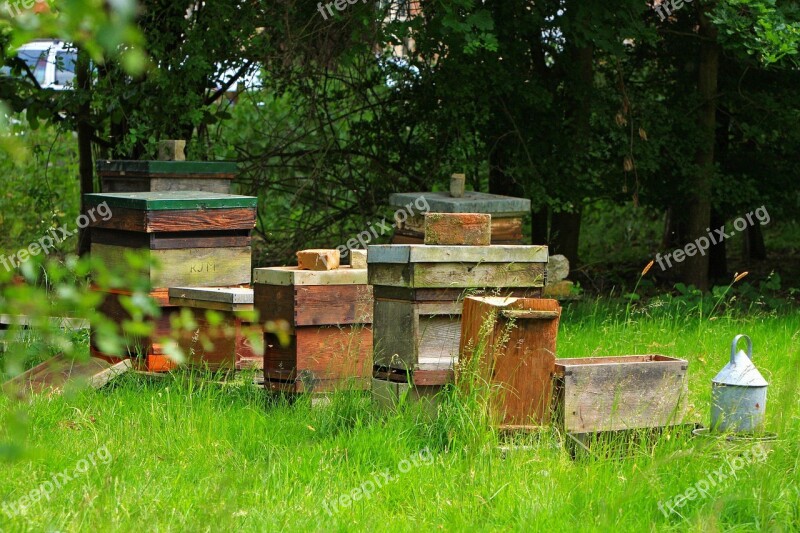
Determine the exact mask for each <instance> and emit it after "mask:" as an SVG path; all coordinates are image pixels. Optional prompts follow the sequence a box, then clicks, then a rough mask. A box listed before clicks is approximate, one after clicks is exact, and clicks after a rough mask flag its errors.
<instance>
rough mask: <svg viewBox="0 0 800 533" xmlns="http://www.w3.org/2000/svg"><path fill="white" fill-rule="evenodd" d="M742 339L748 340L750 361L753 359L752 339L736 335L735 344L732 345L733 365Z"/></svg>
mask: <svg viewBox="0 0 800 533" xmlns="http://www.w3.org/2000/svg"><path fill="white" fill-rule="evenodd" d="M742 338H744V339H747V357H749V358H750V360H752V359H753V341H751V340H750V337H748V336H747V335H736V336H735V337H734V338H733V344H731V363H733V359H734V357H736V345H737V344H739V341H740V340H741V339H742Z"/></svg>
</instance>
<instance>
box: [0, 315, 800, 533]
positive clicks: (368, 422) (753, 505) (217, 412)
mask: <svg viewBox="0 0 800 533" xmlns="http://www.w3.org/2000/svg"><path fill="white" fill-rule="evenodd" d="M626 317H627V318H626ZM737 333H747V334H748V335H750V336H751V338H752V339H753V342H754V360H755V363H756V364H757V366H758V367H759V369H760V370H761V371H762V373H763V374H764V375H765V377H766V378H767V379H768V380H769V381H770V389H769V401H768V405H767V423H768V430H770V431H773V432H776V433H777V434H778V440H777V441H774V442H772V443H770V444H768V445H766V446H767V448H765V449H768V450H769V451H768V453H767V455H766V460H764V461H760V460H759V461H757V460H748V461H744V459H743V458H744V453H745V452H748V451H750V450H751V449H752V448H751V445H749V444H731V443H725V442H719V441H717V440H711V439H700V438H690V437H689V436H687V435H685V434H679V433H677V432H672V433H667V434H665V435H663V436H660V437H645V438H643V439H640V441H638V443H637V442H634V443H633V444H631V445H630V447H629V449H628V450H626V451H627V455H626V456H622V457H621V456H619V455H611V454H610V453H606V452H607V451H608V450H606V449H604V448H602V447H600V448H599V450H600V451H599V453H597V454H595V455H582V456H579V457H578V458H576V459H573V458H572V457H571V455H570V453H569V445H568V443H569V440H568V439H566V438H565V436H564V435H562V434H561V433H560V432H559V431H558V430H557V428H544V429H543V430H542V431H540V432H537V433H534V434H530V435H517V436H515V437H513V438H511V439H508V438H504V437H503V436H502V435H498V434H496V433H495V432H493V431H492V430H491V429H489V428H488V427H487V424H486V423H485V420H484V419H482V418H480V417H479V416H475V411H474V409H475V408H476V407H478V408H480V403H479V402H478V403H473V404H470V401H469V399H468V398H467V399H465V398H464V396H463V393H457V392H455V391H454V390H453V391H451V392H449V393H448V395H447V397H446V398H444V399H443V401H442V404H441V405H442V407H441V411H440V416H439V417H438V419H436V420H433V421H432V420H430V418H429V417H428V416H427V415H426V414H425V413H424V412H422V411H420V410H417V409H414V408H413V406H408V407H405V408H403V409H401V410H400V412H397V413H385V412H381V411H379V410H377V409H376V408H375V407H374V406H373V405H372V403H371V401H370V398H369V395H368V394H365V393H356V392H350V393H341V394H337V395H334V396H333V397H332V399H331V401H330V403H329V404H328V405H326V406H316V407H314V406H312V402H311V399H310V398H307V397H303V398H299V399H297V400H296V401H288V400H286V399H281V398H275V397H271V396H268V395H267V394H266V393H265V392H264V391H263V390H260V389H256V388H253V387H251V386H249V385H246V384H245V383H246V381H247V380H246V379H243V380H242V381H241V384H239V385H236V384H234V385H224V386H223V385H219V384H214V383H210V382H204V381H202V380H196V379H191V378H189V377H185V376H181V375H177V376H174V377H169V378H165V379H161V380H150V379H146V378H143V377H141V376H135V375H128V376H123V377H122V378H120V379H119V380H117V381H116V382H114V383H113V384H112V385H111V386H109V387H107V388H105V389H103V390H101V391H98V392H94V391H80V392H78V393H76V394H74V395H70V396H63V397H61V396H53V397H39V398H36V399H34V400H33V401H32V402H31V403H29V404H13V403H11V401H10V400H8V399H6V398H2V399H0V417H1V418H2V421H3V422H2V428H0V446H2V448H0V457H2V459H0V460H2V461H3V462H2V465H1V466H0V468H1V470H0V472H2V474H0V505H2V503H3V502H9V501H11V502H16V501H18V500H19V498H20V497H21V496H22V495H24V494H27V493H29V492H30V491H31V490H32V489H34V488H36V487H38V486H39V485H40V484H41V483H42V482H43V481H45V480H47V479H50V478H51V476H52V475H53V474H54V473H57V472H61V471H62V470H63V469H65V468H71V469H74V468H75V466H76V464H78V462H79V461H80V460H81V459H85V458H86V457H87V456H88V455H89V454H90V453H96V452H97V450H98V449H99V448H101V447H103V446H106V447H107V450H108V451H109V453H110V454H111V456H112V457H113V459H112V460H111V462H110V463H108V464H98V465H97V466H96V467H92V468H90V469H89V471H88V472H87V473H86V474H84V475H82V476H80V477H77V478H76V479H75V480H74V481H72V482H70V483H69V484H68V485H67V486H66V487H64V488H62V489H60V490H57V491H55V492H54V493H53V494H52V496H51V499H50V500H49V501H43V502H37V503H35V504H32V505H31V506H30V508H29V510H28V512H27V514H26V515H25V516H18V517H15V518H13V519H10V518H9V517H7V516H6V515H5V514H3V512H2V509H0V530H3V531H48V530H49V531H55V530H58V531H82V530H100V531H130V530H158V531H218V530H228V529H231V530H245V531H251V530H252V531H265V530H266V531H271V530H324V531H329V530H333V531H348V530H364V529H380V530H389V531H412V530H413V531H420V530H429V529H443V530H446V531H464V530H525V531H529V530H534V531H538V530H548V531H549V530H552V531H577V530H580V531H585V530H588V531H606V530H612V529H617V530H622V531H642V530H674V531H685V530H702V531H708V530H712V531H713V530H730V529H733V530H741V531H745V530H746V531H752V530H762V529H763V530H774V531H790V530H797V529H800V482H798V479H799V477H800V476H798V471H797V468H798V461H799V459H798V458H800V449H799V447H798V442H800V440H799V437H800V419H799V418H800V415H798V413H800V411H798V402H799V401H800V400H799V399H798V394H797V387H798V383H799V382H800V381H799V378H800V376H799V375H798V372H799V371H800V356H799V355H798V351H799V350H798V348H799V347H800V345H799V344H798V343H799V342H800V313H798V312H797V311H796V310H786V311H785V312H781V313H772V314H759V313H733V312H727V313H726V314H724V315H720V316H718V317H716V318H714V319H713V320H712V319H708V318H702V319H701V318H699V313H698V312H697V310H696V309H687V308H686V307H685V306H683V305H682V304H681V305H679V304H675V303H674V302H673V304H669V305H666V304H663V303H662V304H655V305H639V306H636V307H634V308H633V309H632V310H631V312H629V313H627V312H626V306H625V304H624V303H621V304H618V305H617V304H609V303H606V302H600V301H597V302H591V301H590V302H584V303H580V304H573V305H570V306H568V307H566V308H565V309H564V312H563V315H562V319H561V326H560V334H559V339H558V355H559V357H584V356H602V355H626V354H649V353H661V354H666V355H671V356H676V357H683V358H685V359H687V360H688V361H689V363H690V364H689V381H690V383H689V386H690V397H689V405H690V409H689V414H688V415H687V421H698V422H701V423H703V424H704V425H708V422H709V411H710V404H709V401H710V391H711V385H710V381H711V378H712V377H713V376H714V375H715V374H716V372H717V371H718V370H719V369H720V368H722V366H724V364H725V363H726V361H727V359H728V356H729V347H730V341H731V339H732V338H733V336H734V335H735V334H737ZM426 448H427V449H428V450H430V453H431V455H432V457H433V461H432V464H424V463H422V464H419V465H417V466H413V467H411V468H404V466H408V463H404V462H403V461H404V460H407V459H409V458H410V457H414V456H415V454H418V453H419V452H420V451H421V450H424V449H426ZM751 456H752V454H751ZM737 457H738V458H739V459H737ZM732 462H734V463H742V462H744V466H743V467H742V468H740V469H738V470H736V472H735V474H736V478H733V477H732V476H729V477H728V479H727V480H725V481H724V482H721V483H719V484H718V485H717V486H715V487H712V488H710V489H709V490H708V492H707V494H706V495H704V496H702V497H696V498H695V499H693V500H689V501H686V502H685V504H684V505H683V506H681V507H675V506H674V505H673V508H674V510H675V512H670V511H669V510H668V508H666V507H665V505H664V502H666V501H668V500H669V501H671V502H672V501H674V499H675V498H676V497H677V496H678V495H680V494H683V493H685V492H686V491H687V489H689V488H691V487H694V486H696V485H697V483H698V482H699V481H701V480H703V479H707V478H708V476H709V474H712V473H714V472H716V471H718V470H719V469H720V468H728V467H727V466H726V465H729V464H730V463H732ZM728 471H729V470H728ZM381 473H386V474H388V475H390V476H391V477H392V480H391V481H389V482H388V483H386V484H385V485H384V486H382V487H380V488H379V489H377V490H375V491H374V492H372V493H371V495H370V496H369V497H368V498H367V497H362V498H361V499H359V501H355V502H350V503H351V504H350V505H342V504H339V505H338V512H333V508H332V507H331V506H330V502H332V501H341V498H342V496H343V495H345V494H355V493H354V492H353V490H354V489H358V488H359V487H362V486H363V485H364V484H365V482H367V481H369V480H372V479H375V477H376V476H377V475H379V474H381ZM659 502H662V506H661V507H662V508H666V509H667V514H666V515H665V513H664V512H662V510H661V509H660V508H659ZM325 504H327V507H326V505H325ZM326 509H327V510H326ZM328 511H332V512H330V513H329V512H328Z"/></svg>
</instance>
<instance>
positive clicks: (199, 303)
mask: <svg viewBox="0 0 800 533" xmlns="http://www.w3.org/2000/svg"><path fill="white" fill-rule="evenodd" d="M169 303H170V304H172V305H174V306H177V307H186V308H187V309H197V310H200V309H203V310H206V311H220V312H248V311H253V309H254V307H253V304H226V303H223V302H210V301H208V300H192V299H191V298H170V299H169Z"/></svg>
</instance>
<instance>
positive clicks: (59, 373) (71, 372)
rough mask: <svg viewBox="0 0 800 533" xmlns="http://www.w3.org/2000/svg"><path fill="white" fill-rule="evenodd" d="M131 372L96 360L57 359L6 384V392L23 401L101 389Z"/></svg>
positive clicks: (123, 366)
mask: <svg viewBox="0 0 800 533" xmlns="http://www.w3.org/2000/svg"><path fill="white" fill-rule="evenodd" d="M129 368H130V363H129V362H121V363H117V364H112V363H109V362H107V361H104V360H102V359H97V358H89V359H88V360H85V361H84V360H72V359H68V358H66V357H64V356H63V355H57V356H55V357H52V358H50V359H48V360H47V361H45V362H43V363H41V364H39V365H37V366H35V367H34V368H31V369H30V370H28V371H26V372H24V373H22V374H20V375H19V376H16V377H15V378H13V379H11V380H9V381H7V382H6V383H4V384H3V391H4V392H5V393H6V394H9V395H13V396H16V397H18V398H24V397H27V396H28V395H29V394H32V393H33V394H40V393H44V392H50V393H54V394H60V393H61V392H63V391H64V390H65V389H66V388H68V387H71V386H80V385H81V384H83V383H85V384H87V385H88V386H91V387H94V388H100V387H103V386H104V385H106V384H107V383H108V382H109V381H111V380H112V379H113V378H115V377H116V376H118V375H120V374H123V373H125V372H127V370H128V369H129Z"/></svg>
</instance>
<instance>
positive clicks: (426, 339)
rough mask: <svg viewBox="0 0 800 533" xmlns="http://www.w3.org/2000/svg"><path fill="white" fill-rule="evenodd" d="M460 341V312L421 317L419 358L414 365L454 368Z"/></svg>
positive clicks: (419, 366)
mask: <svg viewBox="0 0 800 533" xmlns="http://www.w3.org/2000/svg"><path fill="white" fill-rule="evenodd" d="M460 341H461V316H460V313H459V314H458V315H443V316H426V317H420V319H419V337H418V339H417V343H418V345H417V359H416V361H414V364H413V365H412V367H417V368H423V369H424V368H426V367H433V368H441V367H445V368H453V367H454V366H455V364H456V363H457V362H458V354H459V343H460Z"/></svg>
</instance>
